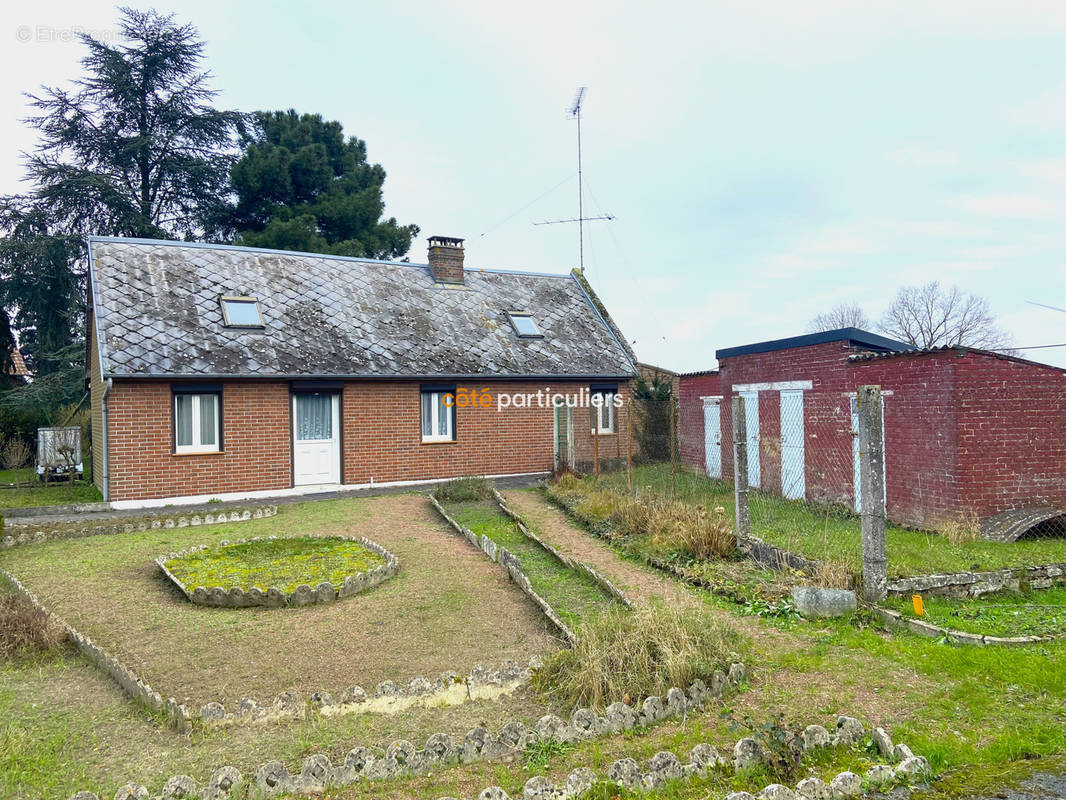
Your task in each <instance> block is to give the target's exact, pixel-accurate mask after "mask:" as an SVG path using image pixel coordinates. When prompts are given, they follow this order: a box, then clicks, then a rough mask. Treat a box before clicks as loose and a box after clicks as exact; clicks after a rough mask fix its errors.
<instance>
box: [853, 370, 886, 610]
mask: <svg viewBox="0 0 1066 800" xmlns="http://www.w3.org/2000/svg"><path fill="white" fill-rule="evenodd" d="M858 410H859V474H860V482H861V486H862V510H861V512H860V513H861V514H862V591H863V597H865V598H866V601H867V602H870V603H878V602H880V601H882V600H884V599H885V596H886V595H887V594H888V589H887V586H888V556H887V554H886V549H885V453H884V431H883V428H882V425H883V417H882V416H881V413H882V412H881V387H880V386H860V387H859V395H858Z"/></svg>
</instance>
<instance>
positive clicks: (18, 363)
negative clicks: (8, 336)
mask: <svg viewBox="0 0 1066 800" xmlns="http://www.w3.org/2000/svg"><path fill="white" fill-rule="evenodd" d="M8 374H9V375H14V376H15V377H17V378H28V377H30V370H29V368H27V366H26V361H25V359H23V357H22V352H21V351H20V350H19V349H18V348H17V347H15V348H13V349H12V350H11V370H10V372H9V373H8Z"/></svg>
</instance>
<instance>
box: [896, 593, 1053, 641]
mask: <svg viewBox="0 0 1066 800" xmlns="http://www.w3.org/2000/svg"><path fill="white" fill-rule="evenodd" d="M923 601H924V606H925V609H924V610H925V615H924V616H923V617H921V619H924V620H925V621H926V622H930V623H932V624H933V625H940V626H941V627H946V628H954V629H955V630H959V631H968V632H970V633H983V634H985V635H986V636H1047V635H1051V634H1056V633H1066V587H1056V588H1054V589H1044V590H1040V591H1035V592H1023V593H1019V592H997V593H995V594H990V595H985V596H983V597H977V598H965V599H960V598H951V597H934V596H931V595H930V596H924V597H923ZM886 605H887V606H888V607H889V608H894V609H895V610H897V611H900V612H902V613H903V614H905V615H906V616H909V617H914V616H915V614H914V606H913V604H912V603H911V600H910V598H903V597H894V598H890V599H889V600H888V601H887V603H886Z"/></svg>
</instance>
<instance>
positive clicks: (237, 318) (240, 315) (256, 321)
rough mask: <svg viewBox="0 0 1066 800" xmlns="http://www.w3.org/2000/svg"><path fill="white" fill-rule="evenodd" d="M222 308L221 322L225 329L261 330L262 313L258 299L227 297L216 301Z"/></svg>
mask: <svg viewBox="0 0 1066 800" xmlns="http://www.w3.org/2000/svg"><path fill="white" fill-rule="evenodd" d="M218 302H219V304H220V305H221V306H222V320H223V322H224V323H225V325H226V327H227V328H262V327H263V313H262V311H260V309H259V299H258V298H255V297H244V296H243V295H242V296H236V295H228V296H224V297H220V298H219V299H218Z"/></svg>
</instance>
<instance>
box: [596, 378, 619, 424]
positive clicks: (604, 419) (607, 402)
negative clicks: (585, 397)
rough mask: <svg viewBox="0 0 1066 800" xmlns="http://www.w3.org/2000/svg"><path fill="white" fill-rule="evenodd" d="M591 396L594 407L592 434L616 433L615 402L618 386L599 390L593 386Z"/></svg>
mask: <svg viewBox="0 0 1066 800" xmlns="http://www.w3.org/2000/svg"><path fill="white" fill-rule="evenodd" d="M589 394H590V395H591V406H592V432H593V433H594V434H597V435H602V434H605V433H614V414H615V407H614V401H615V396H616V395H617V394H618V388H617V387H616V386H610V387H606V386H604V387H599V388H597V387H596V386H592V387H591V388H590V389H589Z"/></svg>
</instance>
